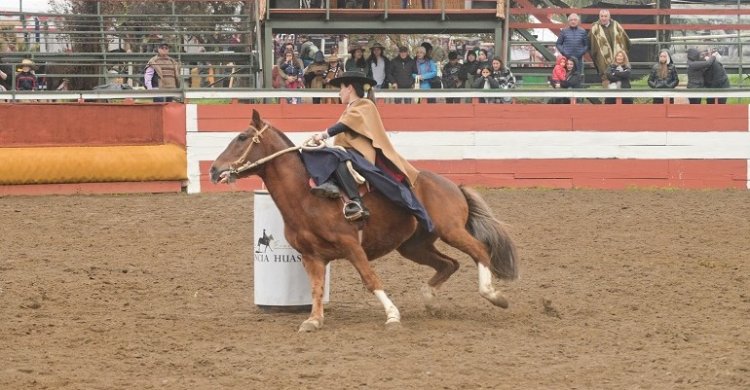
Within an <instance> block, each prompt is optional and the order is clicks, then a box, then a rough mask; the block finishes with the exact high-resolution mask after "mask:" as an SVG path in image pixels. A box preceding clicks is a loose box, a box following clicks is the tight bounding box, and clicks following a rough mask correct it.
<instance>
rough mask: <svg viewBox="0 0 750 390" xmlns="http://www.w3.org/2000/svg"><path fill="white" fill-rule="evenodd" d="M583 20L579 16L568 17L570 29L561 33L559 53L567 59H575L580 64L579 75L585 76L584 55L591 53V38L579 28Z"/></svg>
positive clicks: (558, 42)
mask: <svg viewBox="0 0 750 390" xmlns="http://www.w3.org/2000/svg"><path fill="white" fill-rule="evenodd" d="M579 24H581V18H580V17H579V16H578V14H570V16H568V27H565V28H564V29H562V30H561V31H560V36H558V37H557V44H556V45H555V46H556V47H557V51H559V52H560V54H562V55H563V56H564V57H565V58H570V57H573V58H575V59H576V61H577V62H578V66H580V67H581V69H578V73H580V74H583V55H584V54H586V52H587V51H589V36H588V33H586V30H584V29H583V28H581V27H579V26H578V25H579Z"/></svg>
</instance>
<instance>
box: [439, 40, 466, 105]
mask: <svg viewBox="0 0 750 390" xmlns="http://www.w3.org/2000/svg"><path fill="white" fill-rule="evenodd" d="M462 69H463V67H462V66H461V64H459V63H458V53H456V52H455V51H451V52H450V53H448V63H447V64H445V66H444V67H443V86H444V87H445V88H463V87H464V81H466V80H464V79H462V77H463V74H462V73H461V70H462ZM445 102H446V103H460V102H461V99H460V98H446V99H445Z"/></svg>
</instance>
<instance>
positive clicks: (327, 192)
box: [310, 180, 341, 199]
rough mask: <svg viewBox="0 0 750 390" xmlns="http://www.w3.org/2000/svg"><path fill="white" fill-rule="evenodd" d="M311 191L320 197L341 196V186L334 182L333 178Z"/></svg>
mask: <svg viewBox="0 0 750 390" xmlns="http://www.w3.org/2000/svg"><path fill="white" fill-rule="evenodd" d="M310 192H311V193H312V194H313V195H315V196H317V197H320V198H331V199H336V198H340V197H341V191H339V187H338V186H337V185H336V184H334V183H333V181H332V180H328V181H326V182H325V183H322V184H320V185H318V186H315V187H313V188H311V189H310Z"/></svg>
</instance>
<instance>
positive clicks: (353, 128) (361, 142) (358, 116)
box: [302, 71, 432, 231]
mask: <svg viewBox="0 0 750 390" xmlns="http://www.w3.org/2000/svg"><path fill="white" fill-rule="evenodd" d="M330 84H331V85H333V86H335V87H339V97H340V98H341V102H342V103H344V104H346V109H345V110H344V113H343V114H341V117H340V118H339V120H338V122H337V123H336V124H334V125H333V126H330V127H329V128H327V129H325V130H324V131H323V132H321V133H318V134H315V135H314V136H313V137H312V139H313V141H315V142H316V143H317V142H320V141H322V140H325V139H327V138H329V137H334V136H336V138H335V141H334V146H339V147H342V148H343V150H342V149H341V148H324V149H319V150H315V151H306V152H305V153H302V157H303V159H304V160H305V165H306V166H307V169H308V171H309V172H310V175H311V176H312V178H313V180H314V181H315V183H316V184H317V186H316V187H314V188H313V189H312V190H311V192H312V193H313V194H314V195H316V196H320V197H326V198H339V197H341V191H340V190H339V187H341V190H343V191H344V194H345V195H346V196H347V197H348V198H349V199H350V201H349V202H347V203H346V205H345V207H344V217H345V218H346V219H347V220H349V221H358V220H364V219H366V218H367V217H368V216H369V211H368V210H367V208H365V206H364V205H363V204H362V199H361V197H360V196H359V191H358V188H357V187H358V186H357V183H356V181H355V179H354V177H353V176H352V173H351V172H350V171H349V169H348V167H347V164H346V162H347V161H351V162H352V164H353V165H354V166H355V167H356V168H357V171H358V172H359V173H360V174H362V176H364V177H365V179H367V180H368V181H369V182H370V184H371V185H372V186H373V187H375V188H376V189H377V190H378V192H380V193H381V194H383V195H385V196H386V197H387V198H388V199H390V200H391V201H393V202H396V203H397V204H399V205H401V206H403V207H405V208H407V209H409V210H410V212H411V213H412V214H414V216H415V217H417V219H418V220H419V222H420V223H422V224H423V226H424V227H425V228H426V229H427V230H428V231H431V230H432V221H431V220H430V217H429V216H428V215H427V212H426V211H425V209H424V206H422V204H421V203H419V201H418V200H417V198H416V197H415V196H414V193H413V192H412V191H411V188H412V187H414V186H415V184H416V182H417V176H418V174H419V171H418V170H417V169H416V168H414V167H413V166H412V165H411V164H409V162H408V161H406V159H404V158H403V157H401V155H399V154H398V153H397V152H396V150H395V149H394V148H393V145H392V144H391V141H390V139H389V138H388V135H387V134H386V132H385V127H384V126H383V121H382V120H381V118H380V113H378V109H377V107H376V106H375V103H374V96H373V93H372V87H373V86H375V85H376V84H377V83H376V81H375V80H373V79H371V78H369V77H367V76H365V75H364V74H363V73H361V72H357V71H351V72H345V73H344V74H343V75H341V76H340V77H337V78H334V79H333V80H331V81H330ZM365 96H367V98H365ZM334 182H335V183H336V184H334Z"/></svg>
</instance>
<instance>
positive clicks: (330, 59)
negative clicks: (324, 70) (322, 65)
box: [326, 54, 339, 62]
mask: <svg viewBox="0 0 750 390" xmlns="http://www.w3.org/2000/svg"><path fill="white" fill-rule="evenodd" d="M338 60H339V56H338V55H337V54H330V55H327V56H326V62H336V61H338Z"/></svg>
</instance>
